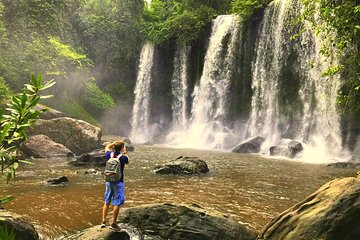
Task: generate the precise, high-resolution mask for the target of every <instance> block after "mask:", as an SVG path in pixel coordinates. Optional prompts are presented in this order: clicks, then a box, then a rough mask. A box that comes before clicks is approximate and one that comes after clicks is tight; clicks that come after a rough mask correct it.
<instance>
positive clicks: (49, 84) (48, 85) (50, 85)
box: [41, 80, 56, 90]
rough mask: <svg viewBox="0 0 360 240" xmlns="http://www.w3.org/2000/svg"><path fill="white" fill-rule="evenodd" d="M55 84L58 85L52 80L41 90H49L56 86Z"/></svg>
mask: <svg viewBox="0 0 360 240" xmlns="http://www.w3.org/2000/svg"><path fill="white" fill-rule="evenodd" d="M55 83H56V82H55V81H54V80H51V81H49V82H47V83H46V84H45V85H44V86H43V87H42V88H41V90H45V89H47V88H50V87H52V86H54V85H55Z"/></svg>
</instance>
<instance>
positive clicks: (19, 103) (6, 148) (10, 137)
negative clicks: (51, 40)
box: [0, 74, 55, 182]
mask: <svg viewBox="0 0 360 240" xmlns="http://www.w3.org/2000/svg"><path fill="white" fill-rule="evenodd" d="M54 84H55V82H54V81H49V82H47V83H45V84H43V82H42V76H41V75H40V74H39V76H38V77H37V78H36V77H35V76H34V75H33V76H32V78H31V81H30V84H26V85H25V88H24V89H23V91H22V93H20V94H17V95H14V96H13V97H12V99H11V101H10V103H8V104H7V108H6V111H7V112H6V114H2V113H1V114H0V126H1V132H0V144H1V145H0V168H1V172H2V173H4V171H6V182H9V181H10V179H11V178H12V177H15V173H16V169H17V168H18V167H19V163H18V162H21V160H17V159H16V146H17V144H18V142H19V141H20V140H22V139H24V138H26V137H27V135H26V132H25V129H26V128H27V127H30V126H31V125H32V124H33V123H34V122H35V121H36V119H38V118H39V116H40V114H41V113H42V112H44V111H46V110H45V109H41V110H35V107H36V105H37V104H38V103H39V101H40V99H42V98H49V97H51V96H49V95H47V96H42V95H40V92H41V91H43V90H45V89H47V88H50V87H51V86H53V85H54Z"/></svg>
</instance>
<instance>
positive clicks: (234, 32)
mask: <svg viewBox="0 0 360 240" xmlns="http://www.w3.org/2000/svg"><path fill="white" fill-rule="evenodd" d="M238 25H239V23H238V21H237V18H236V17H235V16H233V15H223V16H218V17H217V18H216V19H215V20H214V21H213V24H212V32H211V37H210V40H209V45H208V48H207V51H206V55H205V61H204V69H203V73H202V76H201V79H200V83H199V84H198V85H197V86H195V89H194V92H193V104H192V109H191V119H190V121H189V126H188V127H187V128H186V129H185V130H183V131H180V132H172V133H171V134H169V136H168V141H170V142H171V143H172V144H175V145H178V146H181V147H191V148H224V146H225V145H226V141H228V138H229V137H230V136H233V133H232V132H231V131H230V130H229V129H227V128H226V125H225V120H226V117H227V97H228V94H229V87H230V82H231V77H232V72H233V70H234V68H235V66H234V59H235V54H236V53H235V50H236V43H237V41H238V37H239V36H238Z"/></svg>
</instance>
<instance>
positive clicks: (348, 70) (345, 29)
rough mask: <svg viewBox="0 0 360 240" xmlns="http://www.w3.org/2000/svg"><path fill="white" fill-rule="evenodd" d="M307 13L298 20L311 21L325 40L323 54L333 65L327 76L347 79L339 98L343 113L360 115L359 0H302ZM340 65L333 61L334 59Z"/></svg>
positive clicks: (327, 71) (326, 72)
mask: <svg viewBox="0 0 360 240" xmlns="http://www.w3.org/2000/svg"><path fill="white" fill-rule="evenodd" d="M301 2H302V4H303V6H304V11H303V14H302V15H301V17H300V18H299V20H300V21H301V22H304V21H310V23H312V28H313V29H314V30H315V32H316V33H317V34H318V35H319V36H320V37H321V38H322V39H323V41H324V45H323V47H322V49H321V52H322V54H323V55H324V56H327V57H328V62H330V63H331V64H332V65H331V66H330V68H329V69H328V70H326V71H325V72H324V75H326V76H329V77H331V76H334V75H336V74H341V76H342V78H343V79H344V82H343V85H342V86H341V90H340V92H339V96H338V103H339V104H340V106H341V107H342V110H343V111H350V112H357V113H358V114H360V91H359V88H360V87H359V86H360V52H359V50H360V6H359V3H358V1H356V0H344V1H332V0H315V1H313V0H301ZM333 57H335V58H338V59H339V60H340V62H332V58H333Z"/></svg>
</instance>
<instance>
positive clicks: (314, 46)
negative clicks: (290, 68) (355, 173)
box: [298, 31, 347, 161]
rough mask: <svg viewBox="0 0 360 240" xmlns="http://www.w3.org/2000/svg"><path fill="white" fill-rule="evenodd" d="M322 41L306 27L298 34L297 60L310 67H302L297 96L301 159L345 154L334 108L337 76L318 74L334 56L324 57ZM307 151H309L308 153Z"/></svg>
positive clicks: (337, 87)
mask: <svg viewBox="0 0 360 240" xmlns="http://www.w3.org/2000/svg"><path fill="white" fill-rule="evenodd" d="M322 44H323V43H322V41H321V39H320V37H318V36H314V34H313V33H312V32H311V31H307V32H305V33H303V34H302V36H301V47H300V49H301V52H300V55H301V56H302V58H301V61H302V64H301V65H303V66H309V65H310V69H306V70H305V71H304V75H305V76H304V82H303V83H302V85H301V86H302V87H301V88H300V91H299V94H300V99H301V100H302V102H303V106H304V114H303V117H302V121H301V123H302V128H301V130H300V131H299V134H298V138H299V139H301V140H302V141H304V142H306V143H308V144H307V146H306V147H307V148H308V150H310V151H305V152H304V153H305V156H304V159H309V161H311V159H312V158H313V157H314V155H315V154H317V156H315V157H316V158H317V159H320V160H321V159H324V160H325V161H326V160H327V159H328V158H329V157H345V156H346V155H347V153H346V152H345V151H342V152H341V149H342V146H341V136H340V132H341V131H340V124H339V123H340V117H339V115H338V112H337V109H336V96H337V93H338V90H339V84H340V78H339V77H330V78H329V77H324V76H322V75H321V73H322V72H324V71H325V70H326V69H327V68H328V67H329V66H330V62H331V61H334V62H335V64H336V62H337V59H334V58H331V57H328V58H326V57H324V56H323V55H322V54H321V53H320V50H321V46H322ZM310 152H311V154H310Z"/></svg>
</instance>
